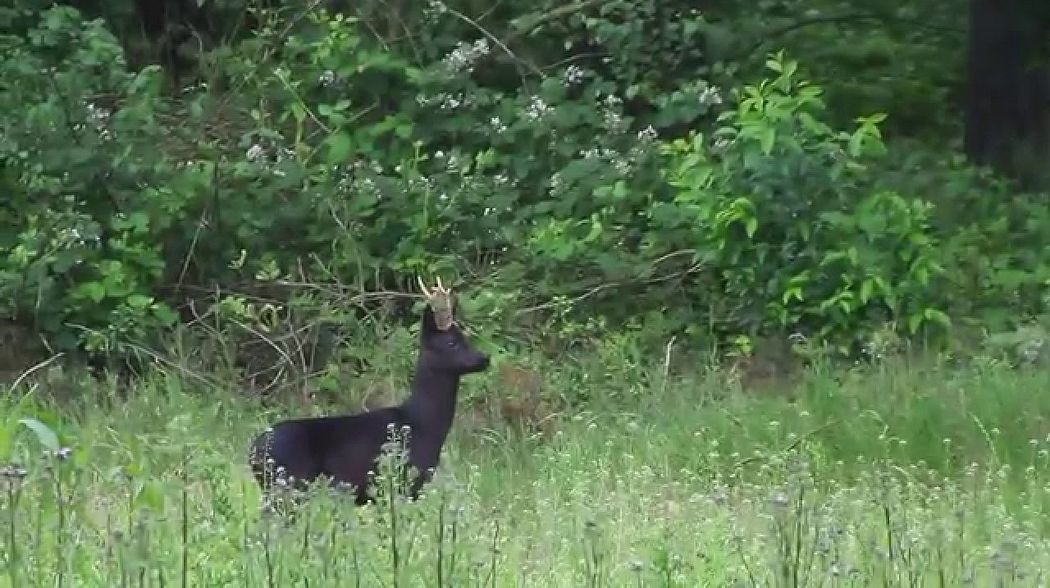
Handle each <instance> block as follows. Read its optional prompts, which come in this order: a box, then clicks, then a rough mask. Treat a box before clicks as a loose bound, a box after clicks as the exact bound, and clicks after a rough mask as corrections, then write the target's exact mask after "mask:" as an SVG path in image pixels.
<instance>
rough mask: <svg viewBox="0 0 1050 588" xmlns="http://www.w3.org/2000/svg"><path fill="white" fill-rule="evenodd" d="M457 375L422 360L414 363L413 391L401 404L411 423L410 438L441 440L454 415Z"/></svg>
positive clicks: (450, 425)
mask: <svg viewBox="0 0 1050 588" xmlns="http://www.w3.org/2000/svg"><path fill="white" fill-rule="evenodd" d="M458 391H459V376H458V375H455V374H450V373H448V372H445V371H441V370H437V369H434V368H432V367H430V366H427V365H426V364H424V363H423V362H420V363H419V364H417V365H416V373H415V377H414V378H413V380H412V394H411V395H410V396H409V397H408V399H407V400H406V401H405V403H404V404H403V405H402V407H403V408H404V410H405V414H406V415H407V416H408V419H409V421H410V422H411V425H412V435H413V437H417V438H418V437H425V438H428V439H435V440H437V441H439V442H443V441H444V440H445V437H446V436H447V435H448V432H449V430H450V429H451V428H452V419H453V418H454V417H455V415H456V396H457V393H458Z"/></svg>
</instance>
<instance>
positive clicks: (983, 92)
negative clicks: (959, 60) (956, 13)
mask: <svg viewBox="0 0 1050 588" xmlns="http://www.w3.org/2000/svg"><path fill="white" fill-rule="evenodd" d="M1046 4H1050V2H1048V0H971V2H970V37H969V55H968V59H969V88H968V92H967V98H966V102H967V104H966V114H965V116H966V119H965V124H966V136H965V149H966V153H967V155H968V156H969V157H970V159H971V161H973V162H974V163H977V164H980V165H987V166H990V167H992V168H993V169H995V170H997V171H999V172H1001V173H1003V174H1005V175H1008V176H1010V177H1013V178H1016V179H1017V180H1019V181H1021V182H1022V184H1023V185H1025V186H1027V187H1029V188H1036V187H1043V188H1045V187H1048V186H1050V182H1048V180H1050V165H1048V164H1050V67H1048V62H1047V57H1048V54H1047V51H1046V46H1047V40H1048V38H1050V18H1048V16H1050V10H1047V8H1046V6H1045V5H1046Z"/></svg>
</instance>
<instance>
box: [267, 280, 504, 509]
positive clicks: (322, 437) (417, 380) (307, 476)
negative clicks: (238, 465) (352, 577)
mask: <svg viewBox="0 0 1050 588" xmlns="http://www.w3.org/2000/svg"><path fill="white" fill-rule="evenodd" d="M419 285H420V287H421V288H422V290H423V294H424V295H425V296H426V297H427V299H428V305H427V307H426V310H425V311H424V313H423V321H422V329H421V336H420V343H421V345H420V350H419V358H418V360H417V362H416V373H415V377H414V378H413V380H412V393H411V395H410V396H409V397H408V399H407V400H405V401H404V402H403V403H401V404H400V405H398V406H388V407H386V408H380V409H376V410H373V411H369V412H364V413H359V414H354V415H346V416H330V417H320V418H309V419H295V420H286V421H281V422H279V423H277V424H275V425H273V426H272V427H271V428H269V429H267V430H266V431H265V432H263V433H262V434H261V435H259V436H258V437H256V438H255V441H254V442H253V443H252V447H251V452H250V456H249V461H250V463H251V467H252V473H253V474H254V475H255V479H256V481H258V483H259V485H260V486H262V488H263V489H264V490H265V491H269V490H270V489H271V488H272V485H273V483H274V482H275V481H276V482H277V483H278V484H281V485H289V484H291V485H294V487H296V488H299V489H301V488H304V487H305V486H306V484H307V483H309V482H313V481H314V480H316V479H317V478H318V477H320V476H326V477H327V478H329V480H330V482H331V483H332V484H334V485H337V486H341V487H346V486H347V485H349V486H351V487H352V488H353V490H354V491H355V493H356V496H357V500H356V502H357V504H364V503H365V502H368V500H369V495H368V485H369V483H370V479H369V478H370V472H375V471H377V467H378V460H379V456H380V452H381V450H382V447H383V444H384V443H386V442H387V441H388V435H389V433H388V431H390V430H391V429H394V430H397V431H404V430H405V429H404V428H405V427H408V433H409V434H408V436H407V437H408V439H407V441H406V443H407V455H408V465H410V466H413V467H414V468H415V477H414V478H413V479H412V480H411V482H410V484H409V494H410V496H411V497H412V498H416V497H417V496H418V493H419V490H420V488H421V487H422V486H423V484H424V483H425V482H427V481H429V480H430V477H431V475H432V473H433V469H434V468H435V467H437V465H438V461H439V459H440V455H441V447H442V445H444V443H445V438H446V437H447V436H448V432H449V429H450V428H451V427H452V419H453V416H454V415H455V411H456V395H457V391H458V389H459V379H460V376H463V375H465V374H470V373H474V372H480V371H483V370H485V369H486V368H488V365H489V358H488V357H487V356H485V355H484V354H482V353H480V352H478V351H476V350H475V349H474V348H473V347H471V345H470V343H469V342H468V341H467V339H466V337H465V336H464V334H463V332H462V331H461V330H460V328H459V326H458V325H457V324H456V322H455V320H454V317H453V308H454V306H455V305H454V303H453V301H452V293H451V291H449V290H448V289H446V288H445V287H444V286H443V285H442V284H441V280H438V283H437V286H436V287H435V288H434V289H433V290H428V289H427V287H426V286H425V285H423V283H422V281H420V283H419Z"/></svg>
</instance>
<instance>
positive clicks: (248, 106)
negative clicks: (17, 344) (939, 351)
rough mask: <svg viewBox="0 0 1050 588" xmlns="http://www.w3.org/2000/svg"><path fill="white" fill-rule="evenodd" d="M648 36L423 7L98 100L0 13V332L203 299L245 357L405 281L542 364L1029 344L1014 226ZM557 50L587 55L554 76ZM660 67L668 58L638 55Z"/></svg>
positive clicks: (28, 32) (806, 87)
mask: <svg viewBox="0 0 1050 588" xmlns="http://www.w3.org/2000/svg"><path fill="white" fill-rule="evenodd" d="M667 6H670V5H667ZM664 7H665V5H663V4H661V5H660V6H659V7H658V6H657V5H656V4H654V3H611V4H609V5H608V6H604V7H601V8H599V7H591V6H589V5H588V6H573V7H572V10H568V9H566V11H565V12H557V13H552V14H551V15H547V16H542V15H543V14H545V13H544V12H542V11H538V9H537V8H536V7H535V6H531V7H529V8H526V9H523V10H524V11H525V12H523V13H521V14H520V15H519V18H518V19H516V20H515V19H513V18H512V15H510V14H502V13H501V15H502V17H505V20H502V21H498V20H494V21H493V22H495V23H498V24H493V25H492V27H495V28H493V30H495V31H496V32H497V33H499V34H493V33H492V32H491V31H490V30H489V29H485V30H479V27H478V26H473V25H471V24H470V19H469V18H467V19H466V20H465V19H464V17H465V16H466V13H465V12H463V11H462V10H459V9H458V8H456V7H455V6H448V5H443V4H437V5H434V6H431V7H429V8H427V9H425V10H424V9H422V8H421V9H420V12H419V13H418V14H417V15H416V16H415V17H413V19H409V20H406V26H410V27H412V30H414V31H417V32H419V35H420V37H419V42H418V43H410V42H408V41H405V40H403V39H400V40H392V39H389V38H387V37H385V36H383V35H377V31H379V30H385V29H378V28H376V26H375V25H376V22H377V21H376V19H382V18H383V17H382V16H381V15H378V14H373V13H369V12H367V10H365V9H361V11H360V12H359V13H358V14H357V15H356V16H354V17H351V16H347V15H343V14H333V13H329V12H326V11H323V10H315V9H311V10H308V11H305V12H302V13H294V14H293V13H290V12H288V11H274V10H257V11H254V12H253V13H252V26H250V27H248V28H247V29H245V30H246V31H247V32H245V33H243V34H240V35H233V36H231V37H230V42H229V43H228V44H226V45H218V46H215V47H206V48H205V49H206V50H205V51H204V52H202V53H201V54H200V55H199V56H198V57H199V63H198V68H197V70H195V73H196V75H197V79H196V81H195V83H194V84H193V85H187V86H180V87H178V88H177V90H178V91H177V93H168V92H165V82H166V81H170V80H169V79H168V78H166V77H165V76H164V75H163V72H161V71H160V70H159V69H158V68H156V67H153V66H149V67H145V68H143V69H141V70H140V71H137V72H136V71H129V69H130V68H129V67H128V66H127V65H126V64H125V61H124V57H123V55H124V51H123V49H122V46H121V43H120V41H118V40H117V39H116V38H115V37H114V36H113V35H111V34H110V33H109V32H107V29H106V25H105V24H104V23H103V22H102V21H99V20H88V19H86V18H84V17H83V16H81V14H80V13H78V12H77V11H76V10H74V9H72V8H69V7H53V8H49V9H47V10H43V11H31V10H27V9H10V10H9V13H10V14H13V15H15V17H16V18H9V19H7V20H6V21H3V22H4V23H5V24H0V26H3V27H4V28H3V29H2V35H3V36H2V37H0V39H2V41H0V42H2V43H3V48H4V52H3V57H0V87H2V88H3V90H0V106H2V107H3V110H2V111H0V112H2V114H0V125H2V128H3V129H4V139H3V143H2V145H0V162H2V163H0V170H2V171H0V174H2V175H0V184H2V186H3V187H4V188H6V189H7V191H8V192H10V193H12V194H14V196H13V198H12V199H11V200H9V201H8V203H6V204H5V211H6V214H5V216H4V217H3V218H0V251H2V252H3V254H2V255H0V307H2V308H3V311H4V313H5V314H9V315H11V316H12V317H14V319H15V320H16V321H18V322H21V323H24V324H31V325H32V326H33V327H34V328H36V329H37V330H39V331H40V332H42V333H43V334H44V335H45V336H46V338H47V339H48V341H49V343H50V344H51V346H52V347H54V348H58V349H72V348H75V347H78V346H79V347H84V348H86V349H88V350H89V351H92V352H98V353H108V352H113V351H125V348H124V347H123V346H124V345H125V344H127V343H135V342H141V341H149V340H150V339H151V338H155V337H156V336H157V335H158V334H161V333H164V332H165V330H166V329H167V328H168V327H169V326H171V325H172V324H173V323H175V322H176V320H177V313H176V311H180V312H182V314H183V318H184V319H190V318H192V317H191V315H193V313H194V312H195V313H196V319H195V320H194V321H192V322H193V323H194V324H200V317H201V312H200V311H201V308H200V306H199V305H197V304H196V301H197V300H199V299H202V298H203V299H206V301H207V304H212V303H216V302H219V303H221V302H222V300H223V299H224V298H226V297H228V296H234V298H230V299H229V300H232V301H234V302H236V304H235V306H238V305H239V307H240V306H243V308H241V310H242V311H243V312H241V313H240V314H239V315H238V317H239V318H238V321H240V322H241V323H243V326H244V327H245V328H244V329H243V330H244V332H246V333H253V332H255V331H260V329H257V328H255V327H253V324H254V325H255V326H265V327H266V329H273V328H275V327H274V324H272V323H273V321H274V320H275V319H273V318H272V316H279V317H284V318H282V319H277V320H278V322H280V320H290V319H288V317H289V316H291V315H293V314H295V315H296V316H298V317H300V319H301V317H303V316H307V318H306V319H302V320H305V321H306V322H311V321H312V322H313V323H319V322H330V323H331V324H333V325H340V324H342V325H348V324H350V323H353V322H360V321H363V320H367V317H369V316H372V314H371V313H374V312H375V311H376V310H384V311H391V310H392V311H393V312H394V313H395V315H396V314H398V313H400V312H401V311H402V310H404V306H403V305H400V304H399V303H397V301H398V300H399V299H400V296H399V295H398V294H396V292H398V291H402V290H404V289H405V288H406V286H407V284H409V283H410V280H412V278H413V277H414V275H416V274H420V273H423V274H426V273H433V272H438V273H444V274H445V275H456V276H458V278H456V279H457V280H458V282H459V289H460V290H461V291H463V294H464V305H465V306H466V307H467V308H468V310H469V311H470V314H471V315H472V316H473V317H474V318H475V319H477V320H478V321H480V322H481V323H482V324H483V327H484V329H485V330H486V331H488V332H489V333H495V332H497V331H498V332H500V333H502V336H501V340H503V341H510V340H513V339H514V337H512V336H518V337H521V336H524V337H526V338H529V339H532V340H534V341H537V340H540V339H543V340H545V341H546V342H547V343H556V344H557V345H559V346H565V345H571V344H573V343H574V342H576V341H579V340H581V339H589V338H592V337H593V336H594V335H596V334H601V333H607V332H609V331H623V330H625V329H626V330H632V331H636V332H638V333H640V334H639V340H644V341H645V344H647V345H650V344H659V345H664V344H665V343H666V341H667V340H668V338H669V337H672V336H686V337H691V338H693V339H694V342H695V341H700V342H703V343H708V344H710V343H715V342H719V341H736V340H739V339H738V336H740V335H744V336H747V337H755V336H760V335H771V334H772V335H776V336H781V335H783V334H786V333H799V334H801V335H804V336H806V337H808V338H812V339H814V340H816V341H817V342H819V343H829V344H831V345H832V346H834V347H835V348H836V349H838V350H839V351H841V352H844V353H847V354H851V353H855V352H856V351H858V350H859V349H861V348H862V347H863V346H864V345H865V344H866V343H870V342H871V340H872V339H873V338H877V337H879V336H881V334H882V333H884V332H886V331H887V330H888V331H892V332H895V333H898V334H902V335H907V336H922V337H923V338H925V339H927V340H930V339H932V338H934V337H937V336H940V335H943V334H944V333H946V332H947V328H948V327H950V326H951V325H953V324H959V322H960V321H962V322H967V321H971V322H976V323H977V324H979V325H988V326H994V328H996V329H1000V328H1005V329H1012V328H1017V327H1018V326H1020V325H1022V324H1023V323H1025V321H1027V320H1029V319H1034V318H1036V317H1038V316H1040V314H1041V313H1042V312H1043V311H1042V305H1043V302H1042V300H1043V296H1044V294H1045V286H1046V283H1047V281H1046V277H1047V276H1046V273H1047V272H1046V269H1045V267H1044V265H1045V264H1043V263H1042V262H1041V261H1039V260H1040V259H1042V258H1043V257H1045V256H1041V254H1040V253H1039V252H1041V251H1042V250H1043V249H1044V248H1045V247H1046V244H1047V243H1050V234H1048V233H1047V231H1046V230H1045V229H1044V227H1048V226H1050V223H1048V222H1044V220H1043V219H1044V217H1045V211H1041V210H1040V209H1039V208H1038V206H1037V205H1036V203H1037V200H1035V199H1033V198H1030V197H1027V196H1015V195H1013V194H1010V192H1009V189H1008V188H1004V187H1001V186H995V185H993V184H990V183H989V182H988V180H987V179H985V178H983V177H981V176H979V175H975V173H974V172H973V171H972V170H970V169H968V168H965V167H962V168H952V167H950V166H949V167H941V168H938V167H937V165H932V164H931V163H930V162H929V161H925V162H923V168H922V169H921V170H919V171H914V170H913V166H914V165H915V163H914V162H909V161H907V159H906V158H904V157H903V155H902V153H899V152H898V151H897V150H896V149H897V147H896V146H895V144H894V143H886V142H884V139H883V136H882V132H881V130H880V127H881V125H882V123H883V121H884V119H885V118H886V117H885V116H884V115H882V114H875V115H869V116H865V117H861V118H859V119H856V125H855V126H854V128H851V129H848V130H840V129H838V128H836V125H834V124H833V123H832V122H830V121H834V120H838V119H840V118H841V112H831V111H829V110H828V109H827V108H826V107H825V105H824V102H823V94H824V92H823V89H822V88H821V87H819V86H817V85H815V84H812V83H809V82H807V81H806V80H805V79H804V76H803V75H802V74H800V70H799V65H798V63H797V62H796V61H793V60H789V59H786V58H784V57H783V56H782V55H779V54H778V55H774V56H772V57H770V59H768V60H767V61H766V64H765V66H766V70H765V74H766V75H768V76H769V77H768V78H766V79H761V80H759V81H757V82H753V83H746V84H743V83H737V82H738V79H739V78H737V77H735V76H736V74H735V73H734V72H735V71H736V68H735V66H734V64H732V63H723V62H720V61H718V59H717V58H716V57H714V56H713V55H708V54H707V53H706V52H705V51H704V50H702V49H701V48H699V47H707V48H709V49H712V50H713V49H714V48H715V46H716V45H717V44H713V41H714V40H715V39H716V37H717V36H718V33H717V31H718V26H716V25H714V24H712V23H711V22H709V20H708V18H709V17H708V16H705V15H701V14H697V13H695V12H689V11H685V12H682V13H681V14H679V15H678V16H676V18H678V17H681V20H680V21H679V22H677V23H676V24H674V25H671V24H669V23H670V20H668V19H669V16H668V15H669V14H677V13H675V12H674V11H675V10H678V9H677V8H674V7H671V8H668V10H671V11H672V12H671V13H668V12H666V10H665V8H664ZM459 8H464V7H459ZM464 10H465V8H464ZM530 10H531V11H532V12H530ZM679 12H681V11H679ZM714 14H715V15H717V14H718V13H717V12H716V13H714ZM416 17H418V18H416ZM493 18H494V19H495V17H493ZM712 18H713V17H712ZM492 27H490V28H492ZM504 33H505V34H504ZM529 35H532V36H534V37H535V39H532V37H530V36H529ZM558 35H564V36H566V38H568V39H570V40H571V43H566V45H565V46H564V47H563V49H556V47H557V45H551V44H550V43H549V41H550V40H551V39H552V38H553V37H556V36H558ZM504 38H506V39H513V40H514V43H516V44H515V46H514V48H511V47H509V46H506V45H505V44H504V46H500V44H499V43H497V42H496V39H504ZM650 38H651V39H655V41H653V42H652V47H651V48H649V49H646V47H647V46H646V45H645V44H644V43H642V42H641V41H640V40H644V39H650ZM530 39H531V40H530ZM541 40H542V41H543V42H542V43H541ZM699 40H706V41H707V42H708V43H707V44H706V45H705V44H704V43H700V41H699ZM500 43H503V42H502V41H500ZM569 45H574V46H577V47H584V46H586V47H589V48H594V49H600V52H601V53H603V54H604V55H605V57H604V58H603V59H598V60H587V59H583V60H581V61H579V62H576V61H571V60H570V61H564V59H565V57H566V55H570V52H569V48H568V47H569ZM678 46H682V47H685V46H689V47H695V50H693V49H691V50H690V51H687V52H685V53H683V54H680V55H678V56H677V57H676V56H675V55H674V54H673V52H672V53H667V52H663V53H661V52H660V51H659V50H658V48H659V47H665V48H666V47H678ZM547 60H550V61H547ZM542 62H546V63H554V64H555V65H552V66H550V67H546V68H544V69H541V68H539V67H538V66H537V65H536V64H537V63H542ZM901 149H904V147H901ZM887 152H888V153H889V157H887V156H886V155H887ZM906 154H908V155H916V156H921V157H925V158H927V159H931V160H933V161H934V162H936V163H937V164H938V165H942V164H943V162H945V161H946V160H947V159H948V157H947V156H946V155H945V154H944V151H943V150H941V151H938V152H934V151H931V150H930V149H928V148H926V147H921V148H911V147H908V151H907V152H906ZM943 165H947V164H943ZM926 179H929V181H926ZM996 196H1001V197H996ZM363 292H370V293H373V295H370V296H358V294H360V293H363ZM383 292H387V293H388V294H381V293H383ZM1015 292H1019V293H1018V294H1015ZM216 293H218V294H217V295H216ZM377 293H380V294H377ZM625 300H629V301H630V303H629V304H625V302H624V301H625ZM377 301H379V302H381V303H382V304H384V305H385V306H383V307H382V308H380V307H379V306H377ZM191 304H192V306H191ZM226 306H227V307H228V306H229V304H227V305H226ZM223 308H225V307H222V306H221V305H220V306H219V307H215V308H214V309H213V311H214V312H215V313H217V314H216V315H215V316H218V315H219V314H222V313H223V312H226V311H225V310H223ZM266 308H268V309H270V310H266ZM191 311H192V312H191ZM271 311H272V312H271ZM207 312H212V311H207ZM267 313H269V315H268V316H271V318H268V319H266V320H267V321H268V322H267V323H266V324H265V325H264V324H263V323H262V322H258V323H257V324H256V323H254V322H253V321H257V320H258V321H262V320H263V319H261V318H258V317H261V316H263V315H266V314H267ZM275 313H276V314H275ZM311 313H312V315H313V317H314V318H309V317H308V315H310V314H311ZM1004 315H1005V316H1004ZM253 317H254V318H253ZM300 319H297V320H300ZM253 329H254V330H253ZM266 329H262V332H271V331H269V330H266ZM507 344H509V343H507Z"/></svg>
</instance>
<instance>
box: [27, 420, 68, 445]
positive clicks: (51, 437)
mask: <svg viewBox="0 0 1050 588" xmlns="http://www.w3.org/2000/svg"><path fill="white" fill-rule="evenodd" d="M18 422H19V423H21V424H22V425H24V426H25V427H26V428H27V429H29V430H30V431H32V432H33V434H34V435H36V439H37V441H39V442H40V444H41V445H43V446H44V447H45V448H47V449H49V450H51V451H58V449H59V445H58V435H56V434H55V432H54V431H52V430H51V427H48V426H47V425H45V424H44V423H42V422H40V421H38V420H36V419H34V418H24V419H19V420H18Z"/></svg>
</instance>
